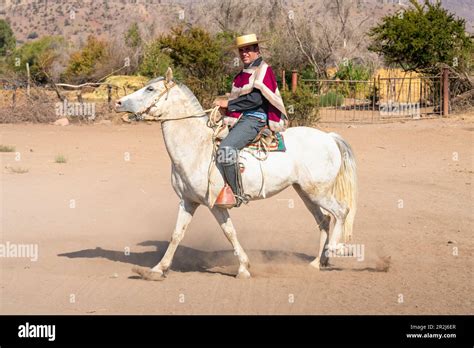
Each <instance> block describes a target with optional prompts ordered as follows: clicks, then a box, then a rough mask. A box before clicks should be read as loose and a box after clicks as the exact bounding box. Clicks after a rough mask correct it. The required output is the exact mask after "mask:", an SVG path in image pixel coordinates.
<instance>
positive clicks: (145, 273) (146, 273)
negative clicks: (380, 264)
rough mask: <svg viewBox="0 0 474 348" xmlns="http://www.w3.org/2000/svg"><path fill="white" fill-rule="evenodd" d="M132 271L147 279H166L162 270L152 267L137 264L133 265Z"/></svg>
mask: <svg viewBox="0 0 474 348" xmlns="http://www.w3.org/2000/svg"><path fill="white" fill-rule="evenodd" d="M132 272H134V273H136V274H138V275H139V276H140V277H142V279H145V280H153V281H160V280H164V279H165V276H164V274H163V272H162V271H152V270H151V269H150V268H147V267H138V266H135V267H133V269H132Z"/></svg>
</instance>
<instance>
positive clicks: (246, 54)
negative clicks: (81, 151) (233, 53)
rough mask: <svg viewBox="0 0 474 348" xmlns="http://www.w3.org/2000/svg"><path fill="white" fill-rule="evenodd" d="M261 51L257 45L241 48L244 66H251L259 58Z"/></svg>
mask: <svg viewBox="0 0 474 348" xmlns="http://www.w3.org/2000/svg"><path fill="white" fill-rule="evenodd" d="M258 53H259V49H258V46H257V45H251V46H244V47H240V48H239V55H240V59H241V60H242V62H243V63H244V64H250V63H252V62H253V61H254V60H255V59H257V58H258Z"/></svg>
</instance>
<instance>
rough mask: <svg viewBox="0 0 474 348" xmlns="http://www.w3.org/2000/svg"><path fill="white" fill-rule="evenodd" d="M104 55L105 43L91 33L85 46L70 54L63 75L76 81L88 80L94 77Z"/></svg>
mask: <svg viewBox="0 0 474 348" xmlns="http://www.w3.org/2000/svg"><path fill="white" fill-rule="evenodd" d="M106 57H107V44H106V43H105V42H104V41H100V40H99V39H97V38H96V37H94V36H92V35H91V36H89V37H88V38H87V42H86V44H85V46H84V47H83V48H82V49H81V50H79V51H77V52H74V53H73V54H72V55H71V57H70V59H69V63H68V66H67V68H66V71H65V73H64V75H63V77H64V78H65V79H66V80H69V81H72V82H76V83H81V82H85V81H87V80H90V79H92V78H93V77H95V76H94V73H95V71H96V69H97V68H98V66H99V65H100V64H101V63H102V61H103V60H105V59H106Z"/></svg>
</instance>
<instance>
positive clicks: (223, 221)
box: [211, 206, 250, 278]
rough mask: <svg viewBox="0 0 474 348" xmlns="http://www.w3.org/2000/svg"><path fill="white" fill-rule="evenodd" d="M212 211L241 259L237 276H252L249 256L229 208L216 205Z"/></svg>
mask: <svg viewBox="0 0 474 348" xmlns="http://www.w3.org/2000/svg"><path fill="white" fill-rule="evenodd" d="M211 212H212V214H213V215H214V217H215V218H216V220H217V222H218V223H219V225H220V226H221V228H222V231H224V234H225V236H226V237H227V239H228V240H229V242H230V243H231V244H232V247H233V248H234V254H235V255H237V257H238V259H239V272H238V273H237V278H250V272H249V268H250V263H249V258H248V256H247V254H246V253H245V251H244V249H243V248H242V246H241V245H240V243H239V240H238V239H237V232H236V231H235V228H234V225H233V224H232V221H231V220H230V216H229V211H228V210H227V209H224V208H219V207H217V206H214V207H213V208H212V209H211Z"/></svg>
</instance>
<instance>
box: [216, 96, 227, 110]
mask: <svg viewBox="0 0 474 348" xmlns="http://www.w3.org/2000/svg"><path fill="white" fill-rule="evenodd" d="M227 105H228V101H227V100H226V99H219V98H218V99H216V100H214V106H219V107H221V108H223V109H227Z"/></svg>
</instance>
